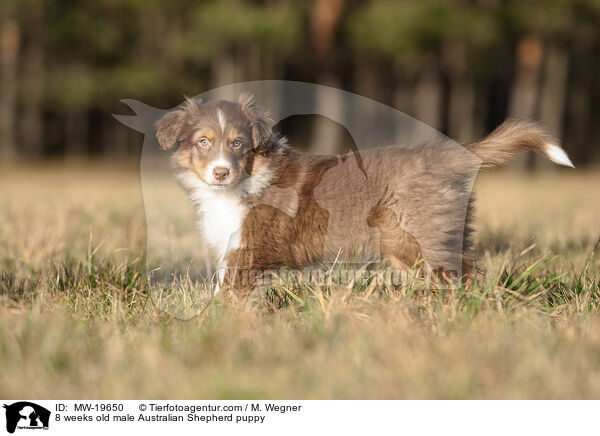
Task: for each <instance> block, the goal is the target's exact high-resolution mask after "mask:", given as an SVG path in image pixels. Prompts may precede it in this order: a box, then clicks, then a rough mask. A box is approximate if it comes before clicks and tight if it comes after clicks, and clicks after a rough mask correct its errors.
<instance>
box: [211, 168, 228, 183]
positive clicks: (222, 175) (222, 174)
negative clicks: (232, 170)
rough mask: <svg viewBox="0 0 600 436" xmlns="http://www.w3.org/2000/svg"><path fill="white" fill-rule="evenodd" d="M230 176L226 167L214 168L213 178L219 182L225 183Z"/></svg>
mask: <svg viewBox="0 0 600 436" xmlns="http://www.w3.org/2000/svg"><path fill="white" fill-rule="evenodd" d="M227 176H229V169H228V168H225V167H214V168H213V177H214V178H215V179H216V180H218V181H219V182H222V181H224V180H225V179H226V178H227Z"/></svg>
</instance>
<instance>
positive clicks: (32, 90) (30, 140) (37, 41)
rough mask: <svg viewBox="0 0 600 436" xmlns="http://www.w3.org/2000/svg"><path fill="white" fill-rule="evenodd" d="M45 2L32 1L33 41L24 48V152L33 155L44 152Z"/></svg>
mask: <svg viewBox="0 0 600 436" xmlns="http://www.w3.org/2000/svg"><path fill="white" fill-rule="evenodd" d="M42 13H43V11H42V5H41V4H36V3H32V4H31V6H30V10H29V11H28V14H27V16H26V18H25V21H26V23H27V27H28V32H29V38H28V39H29V41H28V43H27V44H26V46H25V47H24V48H23V55H22V62H21V65H22V78H23V79H22V81H21V89H20V92H21V97H22V101H23V113H22V115H21V117H20V118H19V124H20V126H19V127H20V129H19V130H20V131H19V133H20V139H21V143H22V147H23V152H24V153H25V154H26V155H29V156H32V157H41V156H42V154H43V151H44V150H43V147H44V143H43V141H42V139H43V124H42V100H43V97H44V95H43V94H44V65H43V64H44V49H43V30H42Z"/></svg>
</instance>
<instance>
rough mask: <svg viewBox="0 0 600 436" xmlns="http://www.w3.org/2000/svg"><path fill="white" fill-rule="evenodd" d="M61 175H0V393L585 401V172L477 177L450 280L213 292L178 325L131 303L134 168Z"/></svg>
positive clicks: (591, 323)
mask: <svg viewBox="0 0 600 436" xmlns="http://www.w3.org/2000/svg"><path fill="white" fill-rule="evenodd" d="M74 168H75V167H69V168H65V167H60V166H56V167H39V168H32V167H30V168H21V169H18V170H17V169H14V168H13V169H11V168H2V171H1V172H0V181H1V186H2V190H1V192H0V368H1V371H0V396H2V397H3V398H30V399H46V398H48V399H49V398H84V397H85V398H105V399H108V398H118V399H134V398H149V397H151V398H156V399H158V398H219V399H225V398H227V399H229V398H236V399H237V398H241V399H245V398H274V399H276V398H281V399H283V398H305V399H328V398H338V399H345V398H353V399H358V398H365V399H369V398H380V399H392V398H401V399H416V398H430V399H434V398H440V399H442V398H444V399H445V398H452V399H463V398H469V399H483V398H503V399H504V398H506V399H508V398H510V399H526V398H527V399H529V398H544V399H545V398H600V313H599V309H600V289H599V280H600V273H599V269H600V268H599V267H600V253H598V251H600V247H598V246H597V241H598V238H599V237H600V202H599V200H600V174H599V172H598V171H595V172H594V171H592V170H587V171H585V170H584V171H579V170H578V171H556V172H551V173H543V174H534V175H531V176H524V175H518V174H514V173H513V172H511V171H508V172H501V173H490V174H482V175H481V176H480V177H479V178H478V181H477V184H476V192H477V199H478V203H477V204H478V210H477V214H476V227H477V240H478V243H477V253H478V257H479V266H480V267H482V268H483V269H485V271H486V272H485V275H484V276H483V277H481V278H480V279H479V280H478V282H477V283H476V284H474V285H470V286H468V287H467V288H466V289H464V288H461V289H455V290H452V291H443V292H429V291H426V290H424V289H423V288H421V287H419V286H411V285H405V286H397V287H394V288H391V287H388V288H385V287H384V288H373V287H371V286H362V285H356V286H355V288H354V289H350V290H349V289H347V288H345V287H335V286H329V287H314V286H313V287H295V288H292V289H279V290H278V292H271V293H270V294H269V295H268V296H265V297H262V298H254V299H251V300H242V299H236V298H234V297H232V296H228V295H226V294H222V295H219V296H218V297H217V298H216V300H215V301H214V302H213V303H212V304H211V305H210V306H209V307H208V309H207V310H206V311H204V312H203V313H202V314H201V315H200V316H197V317H194V318H192V319H190V320H188V321H179V320H177V319H174V318H173V317H171V316H169V315H168V314H165V313H164V312H162V311H160V310H159V309H158V308H157V307H156V304H155V301H154V300H153V299H152V298H149V297H148V282H147V279H146V275H145V272H144V268H143V267H144V262H143V260H142V259H143V258H142V254H143V247H144V245H145V240H146V239H145V238H146V235H145V217H144V208H143V203H142V197H141V187H140V183H139V174H138V173H137V172H136V171H134V170H131V169H118V168H108V167H99V166H96V167H83V168H82V167H77V169H74ZM595 245H596V251H597V252H596V255H595V256H594V255H593V251H594V246H595ZM292 294H293V297H294V298H292V297H290V296H291V295H292Z"/></svg>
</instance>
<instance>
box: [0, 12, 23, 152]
mask: <svg viewBox="0 0 600 436" xmlns="http://www.w3.org/2000/svg"><path fill="white" fill-rule="evenodd" d="M18 58H19V27H18V25H17V22H16V21H15V20H13V19H6V20H4V21H3V22H2V23H1V24H0V159H2V160H3V161H4V160H12V159H14V158H15V157H16V155H17V144H16V135H15V109H16V108H15V99H16V95H17V60H18Z"/></svg>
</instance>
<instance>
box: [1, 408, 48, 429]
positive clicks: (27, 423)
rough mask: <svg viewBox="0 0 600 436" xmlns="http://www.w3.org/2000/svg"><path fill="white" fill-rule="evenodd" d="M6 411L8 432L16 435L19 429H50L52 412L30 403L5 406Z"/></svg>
mask: <svg viewBox="0 0 600 436" xmlns="http://www.w3.org/2000/svg"><path fill="white" fill-rule="evenodd" d="M2 407H4V408H5V409H6V431H8V432H9V433H14V432H15V430H16V429H17V428H18V429H29V430H34V429H43V430H47V429H48V423H49V421H50V411H49V410H48V409H46V408H44V407H42V406H39V405H37V404H35V403H30V402H29V401H19V402H17V403H13V404H11V405H6V404H4V405H3V406H2Z"/></svg>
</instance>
